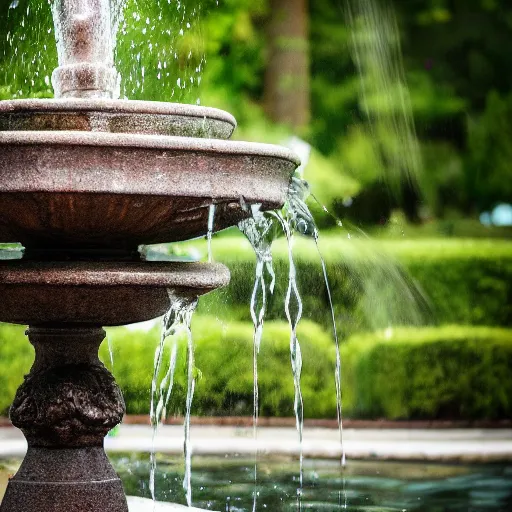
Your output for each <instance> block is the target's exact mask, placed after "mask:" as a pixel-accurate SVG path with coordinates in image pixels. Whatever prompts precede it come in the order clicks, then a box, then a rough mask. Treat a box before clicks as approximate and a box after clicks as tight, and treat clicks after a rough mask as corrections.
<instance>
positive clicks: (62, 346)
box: [0, 327, 128, 512]
mask: <svg viewBox="0 0 512 512" xmlns="http://www.w3.org/2000/svg"><path fill="white" fill-rule="evenodd" d="M28 337H29V340H30V342H31V343H32V345H34V347H35V350H36V358H35V362H34V364H33V366H32V368H31V370H30V373H29V374H28V375H27V376H26V377H25V381H24V383H23V384H22V385H21V386H20V388H19V389H18V392H17V394H16V398H15V400H14V402H13V405H12V407H11V411H10V417H11V421H12V423H13V424H14V425H15V426H16V427H18V428H19V429H21V430H22V432H23V434H24V435H25V437H26V438H27V442H28V452H27V455H26V457H25V459H24V461H23V463H22V465H21V467H20V469H19V471H18V472H17V473H16V476H15V477H13V478H12V479H11V480H10V481H9V485H8V487H7V491H6V494H5V497H4V499H3V501H2V505H1V506H0V511H2V512H27V511H36V510H37V511H38V512H50V511H51V512H69V511H71V510H73V511H77V512H78V511H84V512H85V511H87V512H106V511H108V512H127V511H128V506H127V503H126V498H125V496H124V491H123V486H122V484H121V481H120V480H119V477H118V476H117V474H116V473H115V471H114V469H113V468H112V466H111V464H110V462H109V460H108V458H107V456H106V454H105V452H104V450H103V438H104V437H105V435H106V434H107V433H108V431H109V430H111V429H112V428H113V427H115V426H116V425H117V424H118V423H120V422H121V420H122V418H123V415H124V412H125V405H124V401H123V397H122V395H121V391H120V390H119V388H118V386H117V384H116V383H115V381H114V377H113V376H112V375H111V374H110V372H109V371H108V370H107V369H106V368H105V366H104V365H103V364H102V363H101V362H100V360H99V359H98V348H99V345H100V343H101V341H102V340H103V339H104V337H105V331H104V330H103V329H101V328H85V327H84V328H79V327H77V328H46V327H31V328H30V329H29V330H28Z"/></svg>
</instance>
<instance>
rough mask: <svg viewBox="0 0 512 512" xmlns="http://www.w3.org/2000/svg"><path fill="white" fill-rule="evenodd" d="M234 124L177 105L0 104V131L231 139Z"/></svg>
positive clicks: (214, 113) (211, 112)
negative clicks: (88, 132)
mask: <svg viewBox="0 0 512 512" xmlns="http://www.w3.org/2000/svg"><path fill="white" fill-rule="evenodd" d="M235 127H236V121H235V118H234V117H233V116H232V115H231V114H229V113H227V112H224V111H223V110H219V109H216V108H209V107H200V106H196V105H185V104H180V103H161V102H156V101H128V100H109V99H76V98H70V99H57V100H53V99H25V100H9V101H0V131H20V130H21V131H28V130H30V131H32V130H36V131H61V130H65V131H71V130H73V131H75V130H76V131H91V132H111V133H138V134H146V135H176V136H185V137H204V138H211V139H229V137H230V136H231V134H232V133H233V130H234V129H235Z"/></svg>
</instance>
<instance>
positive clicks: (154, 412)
mask: <svg viewBox="0 0 512 512" xmlns="http://www.w3.org/2000/svg"><path fill="white" fill-rule="evenodd" d="M169 298H170V302H171V307H170V308H169V311H167V313H166V314H165V315H164V317H163V320H162V332H161V335H160V342H159V344H158V346H157V348H156V350H155V359H154V369H153V379H152V382H151V403H150V420H151V425H152V427H153V436H152V449H151V455H150V475H149V490H150V492H151V497H152V499H153V500H155V473H156V454H155V440H156V436H157V433H158V427H159V425H160V423H161V422H162V421H163V420H164V419H165V417H166V415H167V406H168V404H169V400H170V398H171V394H172V389H173V386H174V374H175V370H176V359H177V353H178V341H179V339H178V337H179V335H180V334H182V333H183V332H184V333H185V334H186V336H187V340H188V345H189V352H190V347H191V345H192V334H191V330H190V324H191V321H192V315H193V313H194V311H195V308H196V305H197V300H195V299H194V300H192V299H184V298H180V299H178V298H176V297H175V296H174V295H173V294H172V293H171V292H169ZM166 352H168V358H169V362H168V366H167V369H166V371H165V373H164V375H163V377H161V378H160V375H161V373H162V366H163V364H164V361H165V360H166ZM192 364H193V360H192ZM192 370H193V367H192ZM188 378H189V382H190V379H192V380H193V379H194V376H193V371H192V372H191V371H190V362H189V375H188ZM192 394H193V389H192V393H190V397H189V396H187V412H188V413H189V412H190V411H189V402H190V405H191V403H192ZM189 432H190V415H189V414H188V415H187V417H186V419H185V454H186V456H187V448H189V445H190V434H189ZM187 436H188V445H187ZM188 462H190V457H189V459H188ZM187 474H188V477H187ZM187 478H188V482H190V464H189V465H188V472H187V464H186V468H185V479H187ZM189 487H190V486H189ZM187 499H188V494H187Z"/></svg>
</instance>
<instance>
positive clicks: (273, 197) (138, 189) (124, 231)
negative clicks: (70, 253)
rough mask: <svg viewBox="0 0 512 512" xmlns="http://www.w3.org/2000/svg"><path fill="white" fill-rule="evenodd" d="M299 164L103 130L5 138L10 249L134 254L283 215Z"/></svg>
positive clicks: (217, 145) (3, 215)
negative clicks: (276, 212)
mask: <svg viewBox="0 0 512 512" xmlns="http://www.w3.org/2000/svg"><path fill="white" fill-rule="evenodd" d="M298 165H299V159H298V157H297V156H296V155H295V154H294V153H292V152H291V151H289V150H287V149H285V148H282V147H279V146H272V145H268V144H256V143H244V142H230V141H221V140H213V139H193V138H187V137H164V136H154V135H132V134H112V133H102V132H94V133H92V132H22V131H19V132H0V242H20V243H22V244H23V245H24V246H25V247H27V248H31V249H41V248H50V247H51V248H53V249H62V248H67V249H73V250H82V249H99V250H103V249H111V250H114V249H115V250H134V249H136V248H137V247H138V245H140V244H153V243H163V242H173V241H178V240H187V239H190V238H194V237H197V236H203V235H205V234H206V232H207V227H208V213H209V206H210V205H211V204H215V205H217V207H216V212H215V222H214V225H213V228H214V231H217V230H220V229H224V228H226V227H229V226H232V225H234V224H236V223H237V222H239V221H240V220H241V219H242V218H244V217H246V216H247V215H248V213H247V211H246V210H244V206H245V204H262V207H263V209H274V208H278V207H281V205H282V204H283V203H284V201H285V199H286V195H287V190H288V186H289V182H290V177H291V175H292V173H293V172H294V170H295V169H296V168H297V166H298Z"/></svg>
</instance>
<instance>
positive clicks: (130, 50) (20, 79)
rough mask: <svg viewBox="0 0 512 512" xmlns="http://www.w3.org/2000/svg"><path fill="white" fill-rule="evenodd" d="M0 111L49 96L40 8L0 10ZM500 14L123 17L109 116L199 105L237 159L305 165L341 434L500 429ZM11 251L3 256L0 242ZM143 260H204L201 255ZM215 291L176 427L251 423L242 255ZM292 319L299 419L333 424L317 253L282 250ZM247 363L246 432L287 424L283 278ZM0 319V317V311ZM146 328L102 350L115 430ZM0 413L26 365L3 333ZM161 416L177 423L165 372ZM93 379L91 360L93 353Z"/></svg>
mask: <svg viewBox="0 0 512 512" xmlns="http://www.w3.org/2000/svg"><path fill="white" fill-rule="evenodd" d="M0 5H1V7H0V62H1V66H0V99H9V98H20V97H28V96H31V97H51V96H52V90H51V84H50V76H51V71H52V69H53V68H54V67H55V66H56V64H57V57H56V50H55V43H54V40H53V29H52V22H51V12H50V9H49V7H48V5H47V0H34V1H28V0H14V1H11V0H8V1H7V2H6V1H5V0H2V2H1V3H0ZM511 40H512V5H510V2H508V0H450V1H448V0H394V1H378V0H357V1H356V0H314V1H313V0H310V1H309V2H308V1H307V0H219V1H218V2H216V1H213V0H212V1H209V0H205V1H202V2H199V1H197V0H191V1H182V2H173V1H171V2H163V1H161V2H160V1H151V2H149V1H147V2H142V1H136V0H129V1H128V5H127V8H126V11H125V16H124V20H122V21H121V24H120V33H119V37H118V48H117V57H116V59H117V66H118V69H119V70H120V72H121V74H122V77H123V82H122V88H121V89H122V91H121V93H122V96H123V97H127V98H130V99H145V100H160V101H182V102H189V103H200V104H203V105H208V106H215V107H218V108H222V109H225V110H228V111H229V112H231V113H233V114H234V115H235V117H236V118H237V121H238V129H237V131H236V132H235V137H236V138H238V139H245V140H252V141H264V142H274V143H289V142H290V138H291V137H292V136H296V137H300V138H301V139H302V140H303V141H306V142H307V143H308V144H309V145H310V146H311V153H310V157H309V160H308V164H307V166H306V167H305V169H304V177H305V178H306V179H307V180H308V181H309V182H310V184H311V190H312V192H313V194H314V195H315V197H317V198H318V200H319V202H320V203H321V204H322V205H324V206H325V208H326V209H327V210H329V212H330V214H327V213H326V212H325V211H324V209H323V208H322V207H320V205H319V204H318V203H317V202H315V201H314V200H312V199H311V200H310V208H311V209H312V210H313V212H314V213H315V216H316V220H317V223H318V225H319V226H320V228H321V237H320V240H321V244H320V245H321V250H322V253H323V255H324V257H325V259H326V263H327V268H328V273H329V277H330V280H331V287H332V291H333V299H334V310H335V317H336V321H337V325H338V329H339V332H340V334H341V342H342V354H343V361H344V364H343V384H344V401H345V403H344V410H345V413H346V414H347V415H349V416H351V417H364V418H381V417H386V418H391V419H415V418H428V419H439V418H442V419H500V418H510V417H511V414H512V371H510V370H511V369H512V241H511V237H512V210H511V207H510V203H512V172H511V165H512V164H511V160H512V143H511V138H512V53H511V52H510V41H511ZM13 242H15V241H13ZM156 250H158V251H160V252H165V253H171V254H174V255H177V254H181V255H188V256H191V257H195V258H200V259H201V258H203V259H204V258H205V257H206V245H205V243H204V241H194V242H190V243H187V244H182V245H179V246H162V247H158V248H156ZM213 253H214V257H215V259H216V260H218V261H222V262H224V263H226V264H227V265H228V266H229V267H230V270H231V272H232V282H231V284H230V286H229V287H228V288H226V289H225V290H221V291H219V292H217V293H215V294H212V295H210V296H208V297H205V298H204V299H203V300H202V301H201V303H200V306H199V311H198V313H197V314H196V317H195V319H194V324H193V326H194V328H193V331H194V335H195V340H196V344H197V349H196V353H197V356H196V357H197V361H196V365H197V366H198V368H199V369H200V371H201V375H202V377H201V379H200V380H199V382H198V385H197V396H196V401H195V405H194V409H193V412H194V413H195V414H205V415H228V414H231V415H240V414H242V415H246V414H252V363H251V357H252V347H251V343H252V324H251V322H250V314H249V301H250V296H251V292H252V287H253V275H254V268H255V258H254V254H253V252H252V250H251V248H250V246H249V245H248V244H247V242H246V241H245V240H244V239H243V237H242V236H241V235H240V234H239V233H237V232H236V230H230V231H229V232H227V233H223V234H220V235H217V236H215V237H214V244H213ZM295 258H296V263H297V266H298V272H299V274H298V279H299V286H300V290H301V293H302V296H303V301H304V316H305V320H304V322H303V324H302V327H301V330H300V331H299V334H300V340H301V343H302V347H303V354H304V369H303V372H304V374H303V379H302V382H303V387H304V398H305V415H306V417H331V418H334V417H335V416H336V412H335V388H334V377H333V371H334V344H333V340H332V336H331V332H332V326H331V323H330V312H329V309H328V297H327V293H326V289H325V286H324V283H323V279H322V275H321V267H320V262H319V258H318V255H317V253H316V249H315V247H314V244H313V243H312V242H311V241H308V240H300V241H298V243H297V244H296V251H295ZM274 261H275V267H276V271H277V275H278V279H277V284H276V291H275V293H274V296H273V297H272V298H271V300H270V302H269V308H268V317H267V319H268V322H269V323H268V326H267V329H266V333H265V335H264V340H263V346H262V353H261V356H260V367H261V370H260V373H261V375H260V382H261V393H260V396H261V413H262V414H263V415H268V416H289V415H293V380H292V377H291V370H288V367H289V354H288V350H289V348H288V345H289V331H288V327H287V325H286V324H285V323H283V320H284V319H285V316H284V305H283V301H284V294H285V291H286V285H287V281H286V279H287V273H288V268H287V264H288V260H287V249H286V244H285V243H284V240H279V241H278V242H276V244H275V247H274ZM0 307H1V305H0ZM157 330H158V329H157V328H155V329H153V330H151V331H149V332H143V331H134V330H127V329H114V330H112V332H111V333H110V337H111V345H112V347H113V353H114V368H113V371H114V374H115V375H116V377H117V378H118V380H119V382H120V384H121V386H122V388H123V390H124V392H125V397H126V399H127V406H128V411H129V412H130V413H137V414H141V413H146V412H147V411H148V408H149V387H150V380H151V374H152V367H153V349H154V347H155V346H156V343H157V342H158V336H159V335H158V332H157ZM0 340H1V343H0V353H1V357H0V381H2V384H3V386H2V389H3V390H4V393H3V394H2V397H1V401H0V410H1V411H3V412H4V413H5V412H6V411H7V409H8V406H9V403H10V401H11V399H12V396H13V394H14V391H15V389H16V387H17V385H18V384H19V383H20V382H21V379H22V376H23V372H24V371H27V369H28V367H29V366H30V361H31V358H32V357H33V356H32V352H31V347H30V346H29V344H28V343H27V342H26V340H24V339H23V333H22V329H19V328H15V327H12V326H3V327H1V328H0ZM180 354H182V356H180V357H182V359H181V360H180V361H181V363H180V364H179V365H178V370H179V371H178V374H179V375H178V380H177V387H176V393H175V396H174V398H173V403H172V404H171V407H170V409H169V410H170V413H181V412H183V405H184V399H183V393H184V389H185V387H186V386H185V381H184V375H183V372H184V370H183V368H184V359H183V358H184V351H183V350H182V351H180ZM103 355H104V356H105V361H106V364H107V366H109V365H110V358H109V356H108V350H107V349H106V347H103Z"/></svg>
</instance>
